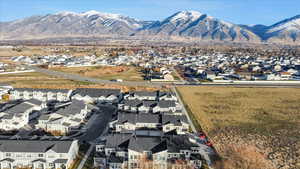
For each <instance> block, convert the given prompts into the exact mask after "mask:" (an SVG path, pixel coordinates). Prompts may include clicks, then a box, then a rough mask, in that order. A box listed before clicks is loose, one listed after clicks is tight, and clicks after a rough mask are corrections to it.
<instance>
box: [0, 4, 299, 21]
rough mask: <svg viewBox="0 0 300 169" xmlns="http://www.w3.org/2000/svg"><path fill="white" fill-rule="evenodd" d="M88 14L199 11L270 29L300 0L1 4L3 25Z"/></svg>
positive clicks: (151, 16) (157, 16)
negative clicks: (65, 14) (55, 15)
mask: <svg viewBox="0 0 300 169" xmlns="http://www.w3.org/2000/svg"><path fill="white" fill-rule="evenodd" d="M88 10H97V11H101V12H109V13H119V14H124V15H127V16H131V17H135V18H137V19H142V20H161V19H164V18H166V17H168V16H170V15H172V14H173V13H175V12H178V11H181V10H196V11H199V12H202V13H207V14H209V15H211V16H214V17H216V18H219V19H223V20H225V21H230V22H233V23H239V24H265V25H270V24H273V23H275V22H278V21H280V20H282V19H286V18H289V17H292V16H295V15H298V14H300V0H0V21H11V20H15V19H19V18H23V17H28V16H31V15H42V14H48V13H56V12H59V11H74V12H84V11H88Z"/></svg>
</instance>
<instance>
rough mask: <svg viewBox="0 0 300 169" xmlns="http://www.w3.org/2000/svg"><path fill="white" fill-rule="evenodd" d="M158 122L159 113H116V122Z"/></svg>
mask: <svg viewBox="0 0 300 169" xmlns="http://www.w3.org/2000/svg"><path fill="white" fill-rule="evenodd" d="M125 122H128V123H132V124H136V123H159V115H156V114H148V113H143V114H135V113H119V114H118V123H119V124H122V123H125Z"/></svg>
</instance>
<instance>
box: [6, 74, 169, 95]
mask: <svg viewBox="0 0 300 169" xmlns="http://www.w3.org/2000/svg"><path fill="white" fill-rule="evenodd" d="M0 83H3V84H10V85H12V86H13V87H17V88H23V87H24V88H49V89H75V88H79V87H82V88H116V89H122V91H132V90H150V91H155V90H158V88H150V87H140V86H139V87H127V86H121V85H101V84H93V83H89V82H79V81H74V80H68V79H63V78H57V77H54V76H48V75H44V74H42V73H37V72H32V73H18V74H6V75H0ZM160 90H167V89H160Z"/></svg>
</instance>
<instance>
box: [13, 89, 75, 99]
mask: <svg viewBox="0 0 300 169" xmlns="http://www.w3.org/2000/svg"><path fill="white" fill-rule="evenodd" d="M71 92H72V91H71V90H68V89H32V88H14V89H13V90H12V91H10V99H11V100H18V99H23V100H29V99H36V100H40V101H50V100H58V101H67V100H70V94H71Z"/></svg>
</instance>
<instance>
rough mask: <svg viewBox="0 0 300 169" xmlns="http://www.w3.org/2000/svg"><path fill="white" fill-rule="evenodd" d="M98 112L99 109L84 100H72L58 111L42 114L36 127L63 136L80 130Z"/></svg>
mask: <svg viewBox="0 0 300 169" xmlns="http://www.w3.org/2000/svg"><path fill="white" fill-rule="evenodd" d="M97 110H98V108H97V107H95V106H93V105H90V104H87V103H85V102H84V101H82V100H72V102H71V103H70V104H67V105H65V106H63V107H61V108H59V109H58V110H57V111H53V112H50V113H45V114H42V115H41V116H40V117H39V119H38V123H37V124H36V127H37V128H41V129H44V130H45V131H48V132H55V133H59V134H62V135H63V134H66V133H68V132H70V131H72V130H74V129H78V128H79V127H80V125H81V124H82V123H85V122H86V121H87V119H88V118H89V117H90V116H91V114H92V113H93V112H95V111H97Z"/></svg>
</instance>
